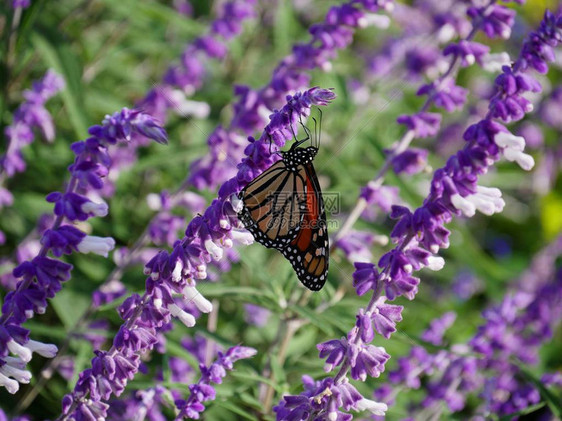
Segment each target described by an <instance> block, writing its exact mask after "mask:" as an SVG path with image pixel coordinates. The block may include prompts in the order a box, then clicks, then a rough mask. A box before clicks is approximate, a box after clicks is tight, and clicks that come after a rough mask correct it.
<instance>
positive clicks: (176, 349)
mask: <svg viewBox="0 0 562 421" xmlns="http://www.w3.org/2000/svg"><path fill="white" fill-rule="evenodd" d="M166 351H167V354H169V355H172V356H175V357H181V358H182V359H184V360H186V361H187V362H188V363H189V365H190V366H191V367H193V368H194V369H195V370H199V361H197V358H195V356H194V355H193V354H192V353H191V352H188V351H187V350H186V349H185V348H184V347H183V346H181V344H179V343H177V342H174V341H173V340H171V339H170V338H168V339H167V341H166Z"/></svg>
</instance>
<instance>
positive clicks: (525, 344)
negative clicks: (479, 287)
mask: <svg viewBox="0 0 562 421" xmlns="http://www.w3.org/2000/svg"><path fill="white" fill-rule="evenodd" d="M561 253H562V237H558V239H557V240H556V241H555V242H554V243H552V244H551V245H550V246H549V247H547V248H546V249H545V250H543V251H542V252H540V253H539V254H538V255H537V257H536V258H535V261H534V263H533V267H531V269H530V270H529V271H527V272H526V273H525V275H524V276H523V277H522V278H521V279H520V280H519V281H518V282H517V283H516V285H515V287H514V289H513V291H514V292H513V293H508V294H507V295H506V296H505V298H504V299H503V300H502V302H501V303H500V304H498V305H496V306H493V307H491V308H489V309H487V310H485V311H484V312H483V318H484V320H485V322H484V323H483V324H482V325H481V326H479V327H478V331H477V333H476V334H475V335H474V337H473V338H472V339H471V340H470V341H469V342H468V345H461V344H455V345H451V346H449V347H448V349H447V350H445V349H442V350H440V351H438V352H435V353H431V352H429V351H427V350H425V349H424V348H423V347H420V346H416V347H414V348H413V349H412V350H411V351H410V354H409V355H408V356H407V357H403V358H400V359H399V360H398V367H397V369H396V370H393V371H392V372H390V373H389V376H388V378H389V380H390V383H391V384H392V385H394V386H395V387H396V386H399V387H404V386H405V387H408V388H414V389H418V388H420V386H421V383H422V380H423V382H424V384H426V385H427V386H426V390H427V396H425V397H424V399H423V400H422V401H421V402H420V403H419V406H420V407H422V408H432V407H439V403H440V402H445V403H446V404H447V407H448V408H449V410H450V411H451V412H458V411H462V410H464V409H465V407H466V400H467V397H469V396H470V395H473V394H478V397H479V398H480V399H479V401H480V402H481V403H480V405H479V406H478V407H477V408H475V413H492V414H495V415H498V416H503V415H509V414H513V413H516V412H517V411H520V410H523V409H526V408H528V407H529V406H532V405H534V404H536V403H538V402H539V401H540V393H539V391H538V390H537V389H536V387H535V386H534V385H533V384H532V383H531V382H530V381H529V379H527V378H526V376H525V375H524V373H523V372H522V371H521V368H520V365H519V364H520V363H522V364H525V365H527V366H532V365H536V364H537V362H538V351H539V349H540V347H541V345H542V344H544V343H546V342H547V341H548V340H550V339H551V338H552V335H553V328H554V327H555V326H556V325H557V324H558V323H559V321H560V317H561V315H562V309H561V308H560V306H559V305H557V304H558V303H560V300H561V299H562V270H560V269H558V270H557V269H556V263H555V260H556V258H557V257H559V256H560V254H561ZM529 281H531V282H529ZM453 321H454V313H446V314H445V315H443V316H442V317H440V318H438V319H436V320H434V321H433V322H432V323H431V327H430V329H428V330H427V331H426V332H424V333H423V335H422V337H421V339H423V340H425V341H427V342H430V343H432V344H434V345H440V346H442V345H444V341H443V333H444V332H445V330H446V329H447V328H449V327H450V326H451V325H452V323H453ZM478 354H479V355H481V356H483V358H478V357H477V356H476V355H478ZM519 362H520V363H519ZM541 381H542V383H543V385H545V386H546V387H548V386H550V385H556V382H557V377H556V376H555V375H550V374H545V375H543V376H542V377H541ZM394 395H395V392H394V391H393V388H392V387H391V386H390V385H383V386H382V387H381V388H379V389H378V390H377V391H376V392H375V396H376V397H377V398H378V399H383V400H384V401H385V402H386V403H388V404H391V403H392V401H393V398H394ZM417 407H418V404H414V403H411V405H410V408H411V410H412V411H414V410H416V409H417Z"/></svg>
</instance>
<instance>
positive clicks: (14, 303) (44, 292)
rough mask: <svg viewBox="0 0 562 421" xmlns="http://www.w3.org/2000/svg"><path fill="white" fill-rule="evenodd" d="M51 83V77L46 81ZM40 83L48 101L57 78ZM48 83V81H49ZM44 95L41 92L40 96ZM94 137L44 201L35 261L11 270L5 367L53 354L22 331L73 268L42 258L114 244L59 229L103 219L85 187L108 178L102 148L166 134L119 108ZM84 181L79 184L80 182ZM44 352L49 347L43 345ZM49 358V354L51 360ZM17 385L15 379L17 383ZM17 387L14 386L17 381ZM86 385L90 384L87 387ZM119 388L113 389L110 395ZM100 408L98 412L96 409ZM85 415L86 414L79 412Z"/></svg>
mask: <svg viewBox="0 0 562 421" xmlns="http://www.w3.org/2000/svg"><path fill="white" fill-rule="evenodd" d="M49 78H50V77H49ZM49 78H48V77H46V78H45V79H44V80H43V82H42V83H43V85H44V86H45V88H44V89H39V88H37V87H35V86H34V89H35V88H36V89H35V90H34V95H35V96H41V95H43V96H45V97H47V96H48V95H50V93H52V92H54V91H56V89H57V86H54V85H56V79H55V80H54V81H53V80H50V79H49ZM51 79H52V78H51ZM45 91H46V93H45ZM89 132H90V134H91V135H92V136H93V137H91V138H89V139H88V140H86V141H84V142H79V143H75V144H74V145H72V150H73V152H74V153H75V155H76V158H75V162H74V164H73V165H71V166H70V167H69V169H70V172H71V174H72V177H71V180H70V182H69V184H68V188H67V190H66V192H65V193H59V192H55V193H51V194H50V195H48V196H47V200H48V201H50V202H54V203H55V214H56V215H57V217H56V219H55V221H54V222H53V223H52V227H51V228H50V229H47V230H45V231H44V232H43V233H42V237H41V245H42V247H41V249H40V250H39V252H38V255H37V257H34V258H31V259H30V260H28V261H24V262H22V263H21V264H19V265H18V266H17V267H16V268H15V269H14V270H13V275H14V277H15V278H20V279H21V280H20V281H19V282H18V284H17V286H16V289H15V290H14V291H12V292H10V293H9V294H8V295H7V296H6V297H5V300H4V304H3V306H2V317H1V318H0V331H1V332H3V334H0V335H2V336H3V340H2V341H0V365H5V362H6V361H7V360H6V358H11V357H8V355H9V353H12V354H15V355H16V356H19V357H20V358H21V359H22V360H23V361H24V362H28V361H29V360H30V359H31V353H30V352H29V350H34V349H37V352H39V353H41V352H43V353H42V354H41V355H45V356H50V357H53V356H54V355H55V352H56V348H55V351H53V350H52V349H51V350H50V351H49V349H48V348H46V347H43V348H41V347H37V346H36V344H38V343H37V342H35V341H33V340H30V339H29V331H28V330H27V329H24V328H22V327H21V324H23V323H24V322H25V321H26V320H27V319H29V318H31V317H32V316H33V315H34V314H35V313H37V314H42V313H44V312H45V309H46V307H47V303H46V299H47V298H53V297H54V296H55V294H56V293H57V292H58V291H59V290H60V289H61V287H62V285H61V283H62V282H64V281H67V280H68V279H69V278H70V271H71V269H72V266H70V265H69V264H67V263H64V262H61V261H58V260H56V259H51V258H48V257H46V254H47V253H48V252H49V251H50V252H52V254H53V255H54V256H56V257H58V256H61V255H62V254H71V253H72V252H76V251H78V252H81V253H89V252H93V253H97V254H101V255H103V256H107V254H108V252H109V251H110V250H111V249H113V247H114V245H115V241H114V240H113V239H112V238H102V237H95V236H90V235H86V234H85V233H84V232H82V231H81V230H79V229H78V228H76V227H74V226H73V225H64V224H63V220H64V219H65V218H66V219H69V220H85V219H87V218H89V217H91V216H102V215H105V214H106V213H107V206H106V205H104V204H101V205H100V204H95V203H93V202H92V201H90V200H89V199H87V197H86V196H83V195H81V194H78V193H77V192H78V190H79V189H81V193H87V190H86V188H87V187H88V186H92V185H93V186H94V187H95V188H98V189H99V188H101V187H103V181H102V180H101V176H103V175H105V174H107V171H108V166H109V165H110V160H109V157H108V155H107V153H106V148H107V146H108V145H109V144H113V143H115V142H116V141H117V140H130V139H131V138H132V136H136V137H138V136H144V135H146V136H149V137H150V138H152V139H154V140H156V141H157V142H162V141H163V140H165V132H164V130H163V129H162V128H160V127H159V126H157V125H156V123H155V122H154V121H153V120H152V119H151V118H150V117H148V116H146V115H143V114H142V113H140V112H138V111H130V110H127V109H123V110H122V111H121V112H120V113H115V114H114V115H113V116H111V117H109V116H108V117H106V119H105V120H104V123H103V124H102V125H101V126H94V127H92V128H90V130H89ZM81 180H83V181H84V182H83V183H82V185H81V183H80V181H81ZM47 347H48V346H47ZM51 354H52V355H51ZM16 380H17V379H16ZM82 381H83V382H82V383H81V385H82V386H84V385H85V384H87V383H88V382H97V383H96V384H98V383H99V385H100V386H99V387H100V388H99V389H96V390H95V392H97V393H98V394H104V395H106V394H107V393H108V387H109V386H108V385H107V384H106V383H105V381H106V380H102V379H101V378H94V377H92V376H91V375H85V376H84V377H83V379H82ZM16 383H17V382H16ZM5 384H6V385H7V386H8V387H9V391H10V392H11V393H15V391H17V387H16V386H14V384H13V381H11V380H10V381H6V382H5ZM88 384H89V383H88ZM118 389H119V387H117V386H115V385H114V390H118ZM101 409H103V408H101V407H100V410H101ZM84 410H85V409H84Z"/></svg>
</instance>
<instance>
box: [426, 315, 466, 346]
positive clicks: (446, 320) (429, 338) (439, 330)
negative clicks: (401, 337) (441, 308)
mask: <svg viewBox="0 0 562 421" xmlns="http://www.w3.org/2000/svg"><path fill="white" fill-rule="evenodd" d="M456 317H457V315H456V313H454V312H452V311H449V312H447V313H445V314H444V315H443V316H441V317H440V318H438V319H435V320H433V321H432V322H431V324H430V326H429V329H427V330H426V331H425V332H424V333H423V334H422V336H421V338H422V339H423V340H424V341H426V342H429V343H431V344H433V345H442V343H443V335H444V333H445V331H446V330H447V329H448V328H450V327H451V326H452V325H453V323H454V322H455V319H456Z"/></svg>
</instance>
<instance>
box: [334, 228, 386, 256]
mask: <svg viewBox="0 0 562 421" xmlns="http://www.w3.org/2000/svg"><path fill="white" fill-rule="evenodd" d="M381 237H382V238H381ZM385 240H386V241H388V239H387V238H386V237H383V236H376V235H374V234H371V233H369V232H364V231H354V230H352V231H350V232H348V233H347V235H346V236H345V237H342V238H340V239H338V240H336V242H335V244H334V247H337V248H339V249H341V250H342V251H343V252H344V253H345V255H346V257H347V259H348V260H349V261H350V262H368V261H370V260H371V258H372V253H371V250H370V249H371V247H372V246H373V245H374V244H375V242H382V243H386V241H385Z"/></svg>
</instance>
